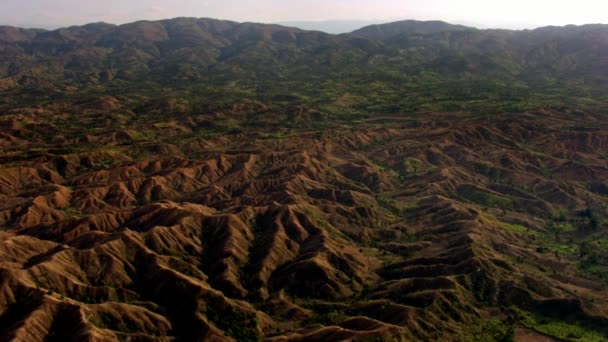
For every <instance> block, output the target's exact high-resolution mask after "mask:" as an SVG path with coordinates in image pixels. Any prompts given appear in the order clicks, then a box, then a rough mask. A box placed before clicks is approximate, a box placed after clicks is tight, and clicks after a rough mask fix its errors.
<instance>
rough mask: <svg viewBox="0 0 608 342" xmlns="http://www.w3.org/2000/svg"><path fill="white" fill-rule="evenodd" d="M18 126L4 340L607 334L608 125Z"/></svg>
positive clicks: (442, 116)
mask: <svg viewBox="0 0 608 342" xmlns="http://www.w3.org/2000/svg"><path fill="white" fill-rule="evenodd" d="M76 113H77V114H76ZM282 115H286V116H287V117H283V116H282ZM1 119H2V121H1V122H0V125H1V127H2V131H1V133H0V148H1V149H2V150H1V154H0V158H1V161H2V168H1V169H0V199H1V201H0V203H1V207H0V226H1V227H2V230H1V231H0V251H1V253H0V273H1V275H2V276H1V277H0V332H2V333H1V334H0V335H2V338H0V339H2V340H13V339H16V340H18V341H67V340H78V341H80V340H91V341H105V340H127V339H129V338H130V339H131V340H136V341H165V340H174V339H175V340H183V341H193V340H218V341H221V340H239V341H247V340H259V339H267V340H272V341H326V340H348V339H355V340H375V339H386V340H436V339H440V338H441V339H447V340H462V341H469V340H472V339H473V337H474V336H475V337H476V338H480V339H481V340H500V339H501V338H508V337H509V336H511V334H512V332H513V331H512V330H515V334H516V335H517V336H524V335H526V336H532V338H540V336H541V334H546V335H551V336H555V337H559V338H562V339H566V340H568V339H570V340H577V338H586V339H587V340H594V339H595V340H598V341H600V340H604V339H606V338H607V337H606V336H607V335H605V334H606V331H605V330H602V329H605V327H606V326H608V310H607V309H606V308H608V302H607V299H606V298H608V287H607V286H606V284H607V281H608V279H607V278H606V274H607V273H606V271H608V259H607V255H608V254H607V253H606V251H608V230H607V228H606V225H605V224H604V221H603V218H605V217H606V215H607V208H606V203H608V183H606V179H608V165H607V164H606V158H607V157H608V121H607V120H606V116H605V114H600V113H591V112H574V111H570V110H564V111H562V112H559V111H542V110H538V111H530V112H522V113H513V114H501V115H494V116H488V115H471V114H466V113H463V112H454V113H425V112H418V113H410V114H407V113H405V114H395V115H376V116H369V117H367V118H365V117H364V118H360V119H357V120H349V121H343V120H326V119H324V118H323V114H322V113H320V112H317V111H314V110H306V109H304V108H299V109H298V108H295V109H292V111H291V112H288V113H287V114H286V113H283V112H281V113H276V112H273V111H272V110H269V109H268V107H267V106H266V105H264V104H261V103H257V102H254V101H241V102H238V103H236V104H234V105H233V106H232V107H231V108H230V109H227V110H224V111H216V110H208V111H206V112H204V111H203V112H200V113H198V114H192V113H183V112H180V111H179V110H175V106H173V107H172V111H170V110H167V111H166V112H165V114H163V115H146V116H141V114H137V113H135V112H133V111H131V110H130V109H128V108H126V107H125V106H124V103H123V102H122V101H121V100H119V99H116V98H111V97H104V98H100V99H98V100H97V101H95V102H93V103H89V102H87V103H79V104H73V103H63V104H62V103H54V104H51V105H43V106H38V107H35V108H17V109H12V110H10V111H7V112H6V113H4V115H3V116H2V117H1ZM282 120H288V121H290V122H300V123H304V124H302V125H301V127H291V128H289V127H288V126H287V125H285V126H284V127H277V126H272V125H267V126H265V125H262V124H260V122H262V123H263V122H273V121H275V122H281V121H282ZM320 123H322V125H321V124H320ZM84 127H91V128H89V129H85V128H84Z"/></svg>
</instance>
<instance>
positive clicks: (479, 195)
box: [463, 190, 513, 208]
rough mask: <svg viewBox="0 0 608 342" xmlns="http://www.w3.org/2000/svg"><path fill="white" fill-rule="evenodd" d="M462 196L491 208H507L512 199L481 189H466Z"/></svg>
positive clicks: (511, 203) (510, 204)
mask: <svg viewBox="0 0 608 342" xmlns="http://www.w3.org/2000/svg"><path fill="white" fill-rule="evenodd" d="M463 197H465V198H466V199H468V200H469V201H472V202H475V203H477V204H480V205H483V206H487V207H493V208H509V207H511V206H512V205H513V200H512V199H510V198H508V197H504V196H500V195H497V194H492V193H488V192H483V191H475V190H473V191H468V192H465V193H463Z"/></svg>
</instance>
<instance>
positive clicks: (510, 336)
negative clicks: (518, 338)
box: [456, 319, 515, 342]
mask: <svg viewBox="0 0 608 342" xmlns="http://www.w3.org/2000/svg"><path fill="white" fill-rule="evenodd" d="M514 338H515V329H514V327H513V324H510V323H507V322H503V321H499V320H497V319H488V320H483V321H479V322H476V324H471V325H469V326H467V327H466V328H465V329H464V331H463V332H462V333H461V334H460V336H458V338H457V339H456V340H457V341H467V342H486V341H497V342H511V341H514Z"/></svg>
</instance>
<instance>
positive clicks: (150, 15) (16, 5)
mask: <svg viewBox="0 0 608 342" xmlns="http://www.w3.org/2000/svg"><path fill="white" fill-rule="evenodd" d="M182 16H186V17H211V18H218V19H229V20H235V21H254V22H264V23H274V22H297V21H300V22H301V21H326V20H359V21H368V22H370V21H378V22H387V21H397V20H404V19H418V20H444V21H448V22H451V23H458V24H466V25H471V26H476V27H481V28H488V27H492V28H516V29H521V28H534V27H539V26H547V25H567V24H576V25H580V24H587V23H608V0H576V1H574V0H570V1H562V0H508V1H496V0H331V1H328V0H170V1H167V0H0V25H11V26H20V27H42V28H55V27H61V26H70V25H82V24H86V23H91V22H100V21H104V22H108V23H113V24H123V23H127V22H133V21H137V20H143V19H147V20H157V19H167V18H174V17H182Z"/></svg>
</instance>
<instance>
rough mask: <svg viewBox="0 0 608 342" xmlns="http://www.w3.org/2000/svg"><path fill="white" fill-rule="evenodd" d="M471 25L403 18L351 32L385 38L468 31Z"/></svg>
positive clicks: (360, 35) (371, 37)
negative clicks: (402, 19)
mask: <svg viewBox="0 0 608 342" xmlns="http://www.w3.org/2000/svg"><path fill="white" fill-rule="evenodd" d="M470 30H474V28H472V27H466V26H462V25H452V24H448V23H446V22H443V21H416V20H404V21H398V22H393V23H388V24H380V25H370V26H366V27H363V28H360V29H358V30H355V31H353V32H352V34H353V35H355V36H358V37H365V38H368V39H377V40H385V39H388V38H392V37H394V36H398V35H402V34H414V33H416V34H429V33H440V32H448V31H451V32H454V31H470Z"/></svg>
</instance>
